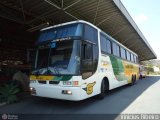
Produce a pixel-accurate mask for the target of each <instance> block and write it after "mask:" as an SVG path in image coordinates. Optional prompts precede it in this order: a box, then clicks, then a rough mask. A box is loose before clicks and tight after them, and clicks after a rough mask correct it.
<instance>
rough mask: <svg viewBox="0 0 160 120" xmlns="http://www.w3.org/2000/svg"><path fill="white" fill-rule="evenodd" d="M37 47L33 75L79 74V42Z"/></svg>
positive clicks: (64, 42) (71, 41)
mask: <svg viewBox="0 0 160 120" xmlns="http://www.w3.org/2000/svg"><path fill="white" fill-rule="evenodd" d="M50 44H52V45H47V47H45V48H44V47H42V48H41V46H40V47H39V49H38V52H37V54H38V55H37V56H38V57H37V62H36V63H37V64H36V66H35V68H36V70H35V71H33V74H40V75H43V74H45V75H46V74H51V75H77V74H79V73H80V41H79V40H70V41H63V42H56V43H54V44H53V43H50Z"/></svg>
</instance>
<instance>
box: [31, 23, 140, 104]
mask: <svg viewBox="0 0 160 120" xmlns="http://www.w3.org/2000/svg"><path fill="white" fill-rule="evenodd" d="M35 56H36V57H35V64H34V68H33V70H32V72H31V75H30V90H31V94H32V95H34V96H40V97H47V98H55V99H63V100H71V101H80V100H83V99H86V98H89V97H92V96H98V97H99V98H104V97H105V95H106V92H107V91H109V90H112V89H114V88H117V87H120V86H123V85H126V84H130V85H134V84H135V83H136V81H137V80H138V78H139V63H138V55H137V54H136V53H134V52H133V51H131V50H129V49H128V48H127V47H125V46H124V45H122V44H120V43H119V42H118V41H117V40H115V39H114V38H112V37H111V36H109V35H108V34H106V33H105V32H103V31H102V30H100V29H99V28H98V27H96V26H94V25H93V24H91V23H89V22H86V21H83V20H77V21H73V22H67V23H63V24H59V25H55V26H51V27H47V28H44V29H42V30H40V34H39V37H38V40H37V42H36V55H35Z"/></svg>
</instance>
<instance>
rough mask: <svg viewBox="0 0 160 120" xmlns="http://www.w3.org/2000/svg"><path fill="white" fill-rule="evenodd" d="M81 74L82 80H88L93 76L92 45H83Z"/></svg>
mask: <svg viewBox="0 0 160 120" xmlns="http://www.w3.org/2000/svg"><path fill="white" fill-rule="evenodd" d="M81 56H82V60H81V64H82V65H81V73H82V78H83V79H87V78H88V77H90V76H91V75H92V74H93V45H92V44H90V43H84V42H83V43H82V49H81Z"/></svg>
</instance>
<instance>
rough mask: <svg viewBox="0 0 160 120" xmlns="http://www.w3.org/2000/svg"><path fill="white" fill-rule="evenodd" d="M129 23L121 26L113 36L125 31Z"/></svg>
mask: <svg viewBox="0 0 160 120" xmlns="http://www.w3.org/2000/svg"><path fill="white" fill-rule="evenodd" d="M126 27H127V25H125V26H124V27H122V28H120V29H119V30H118V31H117V32H115V33H114V34H112V35H111V36H112V37H113V36H115V35H117V34H119V33H120V32H121V31H123V30H124V29H126Z"/></svg>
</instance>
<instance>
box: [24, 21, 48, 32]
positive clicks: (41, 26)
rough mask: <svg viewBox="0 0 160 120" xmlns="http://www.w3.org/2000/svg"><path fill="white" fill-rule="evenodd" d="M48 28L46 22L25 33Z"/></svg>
mask: <svg viewBox="0 0 160 120" xmlns="http://www.w3.org/2000/svg"><path fill="white" fill-rule="evenodd" d="M48 26H49V22H46V23H43V24H40V25H38V26H35V27H32V28H29V29H28V30H27V31H28V32H34V31H37V30H40V29H43V28H45V27H48Z"/></svg>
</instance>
